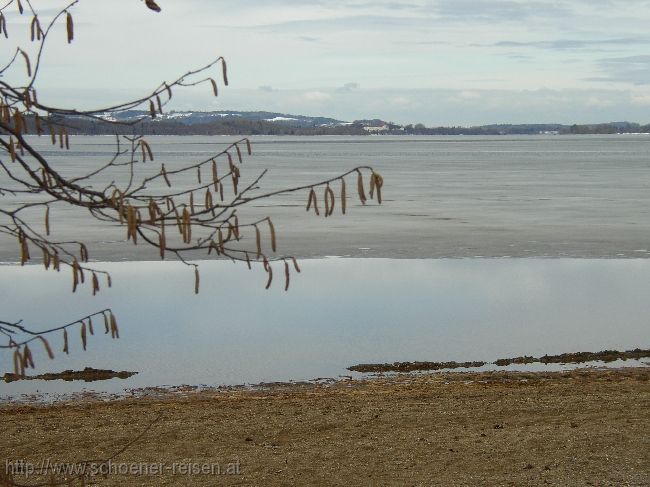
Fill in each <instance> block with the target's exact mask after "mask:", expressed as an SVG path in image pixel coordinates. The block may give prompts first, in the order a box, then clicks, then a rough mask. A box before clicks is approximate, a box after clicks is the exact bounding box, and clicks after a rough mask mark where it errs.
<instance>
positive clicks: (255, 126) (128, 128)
mask: <svg viewBox="0 0 650 487" xmlns="http://www.w3.org/2000/svg"><path fill="white" fill-rule="evenodd" d="M53 122H55V123H56V124H59V125H63V126H65V127H66V128H67V131H68V133H69V134H75V135H113V134H118V135H130V134H132V133H133V126H132V124H129V123H128V121H125V122H123V123H117V124H116V123H115V122H114V121H105V120H102V119H100V118H94V119H88V118H81V117H60V118H57V119H56V120H54V121H53ZM366 127H386V130H385V131H383V132H381V133H382V134H384V135H537V134H545V133H557V134H617V133H639V132H645V133H650V124H647V125H640V124H638V123H631V122H610V123H599V124H587V125H577V124H573V125H562V124H493V125H480V126H474V127H463V126H451V127H443V126H440V127H426V126H425V125H424V124H421V123H418V124H408V125H404V126H402V125H398V124H395V123H393V122H384V121H382V120H379V119H373V120H357V121H355V122H353V123H350V124H328V125H311V126H307V125H304V123H303V124H302V125H299V124H297V123H293V122H292V121H280V122H278V121H269V120H248V119H245V118H227V119H217V120H210V121H208V122H199V123H187V122H184V121H182V120H176V119H167V120H151V119H147V118H145V119H144V120H143V121H141V122H140V123H139V124H138V132H139V133H142V134H143V135H369V134H370V131H369V130H366ZM26 133H32V134H33V133H36V127H35V124H34V120H33V119H31V118H28V120H26Z"/></svg>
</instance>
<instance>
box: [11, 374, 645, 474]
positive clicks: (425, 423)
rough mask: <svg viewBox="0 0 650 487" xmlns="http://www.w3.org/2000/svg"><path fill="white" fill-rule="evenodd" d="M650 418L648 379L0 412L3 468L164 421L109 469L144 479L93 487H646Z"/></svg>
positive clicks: (302, 392)
mask: <svg viewBox="0 0 650 487" xmlns="http://www.w3.org/2000/svg"><path fill="white" fill-rule="evenodd" d="M649 411H650V368H645V369H643V368H642V369H639V368H636V369H616V370H585V369H583V370H578V371H573V372H564V373H504V372H498V373H446V374H424V375H399V376H393V377H380V378H376V379H371V380H367V381H342V382H337V383H334V384H327V385H295V386H276V387H272V388H270V389H268V390H253V391H250V390H230V391H223V392H201V393H191V392H190V393H187V394H175V395H167V396H164V397H157V398H146V399H142V398H141V399H124V400H120V401H112V402H100V401H96V400H88V401H81V402H75V403H69V404H56V405H50V406H42V405H40V406H39V405H11V404H6V405H3V406H0V414H1V415H2V419H3V429H4V431H3V434H2V436H1V439H0V452H2V454H3V455H2V456H3V458H0V460H2V463H3V465H2V467H3V468H6V465H7V464H6V460H9V461H14V462H15V461H17V460H24V461H25V462H28V463H27V464H26V465H35V464H37V463H38V462H39V461H47V460H48V459H49V461H50V462H55V461H58V462H77V461H80V460H88V459H95V460H99V459H105V458H107V457H109V456H110V455H111V454H112V453H113V452H115V451H118V450H120V449H121V448H122V447H123V446H124V445H125V444H127V443H128V442H129V441H130V440H132V439H134V438H136V437H137V436H138V434H139V433H141V432H142V431H143V430H145V429H146V428H147V425H149V423H150V422H151V421H152V420H154V418H156V417H158V416H159V415H160V416H161V419H160V420H159V421H158V422H156V423H155V424H154V425H153V426H151V428H150V429H149V430H148V431H147V432H146V434H145V435H144V436H143V437H142V438H141V439H139V440H138V441H137V442H136V443H135V444H133V445H132V446H130V447H129V448H128V449H127V450H126V451H125V452H123V453H121V454H119V455H118V456H117V457H116V458H114V459H113V460H112V462H113V463H112V468H113V469H114V471H117V469H119V468H121V469H123V470H124V469H125V468H131V469H135V470H136V471H139V472H140V473H143V472H144V473H146V475H136V474H125V475H120V474H116V475H112V476H109V477H108V478H107V479H105V480H103V481H102V483H101V485H138V486H140V485H206V486H207V485H211V486H212V485H445V486H448V485H558V486H574V485H575V486H584V485H600V486H603V485H616V486H619V485H638V486H641V485H644V486H647V485H649V484H650V454H648V452H650V433H649V432H650V412H649ZM145 464H146V465H145ZM151 464H155V465H156V467H151ZM161 464H163V465H161ZM217 464H218V468H219V469H220V470H221V473H220V474H218V475H217V473H216V472H217V467H216V465H217ZM159 467H160V468H161V470H160V471H158V470H157V468H159ZM146 468H148V469H149V470H148V471H146ZM202 468H203V469H205V470H204V472H203V473H199V472H197V470H201V469H202ZM138 469H139V470H138ZM143 469H145V470H143ZM172 469H175V470H174V471H172ZM192 469H194V472H191V470H192ZM210 469H211V471H210V473H206V472H207V471H208V470H210ZM16 480H20V481H23V482H24V480H25V479H24V477H17V478H16Z"/></svg>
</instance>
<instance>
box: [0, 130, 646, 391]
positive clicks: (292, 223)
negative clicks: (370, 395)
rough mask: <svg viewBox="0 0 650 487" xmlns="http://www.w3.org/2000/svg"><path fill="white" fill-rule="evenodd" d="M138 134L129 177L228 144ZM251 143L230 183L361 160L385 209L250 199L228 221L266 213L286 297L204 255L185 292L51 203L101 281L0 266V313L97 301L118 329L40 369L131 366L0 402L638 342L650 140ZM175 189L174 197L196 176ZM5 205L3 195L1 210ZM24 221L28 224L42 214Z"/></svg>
mask: <svg viewBox="0 0 650 487" xmlns="http://www.w3.org/2000/svg"><path fill="white" fill-rule="evenodd" d="M149 140H150V143H151V145H152V147H153V149H154V152H155V156H156V159H155V163H148V164H147V166H146V167H145V168H144V169H143V170H144V171H145V172H146V171H150V172H151V171H153V172H157V171H158V170H159V167H160V166H159V164H160V163H161V162H165V164H166V166H167V167H168V168H169V169H173V168H175V167H180V165H181V164H183V163H187V162H188V161H196V160H201V159H204V158H207V157H209V155H210V154H212V153H214V152H217V151H219V150H220V149H221V148H223V146H224V143H227V142H230V141H233V140H234V138H232V137H150V138H149ZM35 143H36V144H37V145H40V146H41V147H42V148H43V150H44V152H45V155H46V156H47V157H49V158H51V160H52V161H54V163H55V164H56V166H57V168H58V169H59V170H60V171H61V172H62V173H64V174H75V173H78V172H79V171H80V170H86V169H89V168H92V167H96V166H97V165H98V164H100V163H101V162H103V161H105V160H106V159H107V158H109V157H110V156H111V155H112V153H113V151H114V139H112V138H110V137H73V138H72V151H71V152H69V153H67V152H62V151H60V150H59V149H57V148H52V147H51V146H49V143H48V141H47V139H45V138H43V139H39V140H37V141H36V142H35ZM253 152H254V155H253V156H252V157H250V158H247V159H246V160H245V162H244V166H243V167H242V170H243V171H244V179H246V178H253V177H255V176H256V175H257V174H258V173H259V172H261V171H262V170H263V169H265V168H268V169H269V173H268V176H267V177H266V178H265V179H264V180H263V186H264V189H265V190H269V191H273V190H277V189H280V188H283V187H286V186H294V185H301V184H308V183H312V182H315V181H318V180H321V179H326V178H329V177H332V176H334V175H337V174H340V173H342V172H344V171H346V170H348V169H350V168H351V167H353V166H355V165H372V166H374V167H375V168H376V169H377V170H378V171H379V172H381V173H382V175H383V176H384V179H385V187H384V195H385V200H384V205H382V206H381V207H377V206H376V205H375V204H374V203H372V204H370V205H368V206H367V207H364V208H362V207H361V206H360V205H358V204H352V205H349V211H348V215H346V216H341V215H339V214H336V215H335V216H333V217H331V218H328V219H327V220H325V219H324V218H322V217H321V218H318V217H315V216H314V215H313V214H307V213H306V212H305V209H304V206H305V203H306V196H307V195H306V193H305V194H290V195H280V196H278V197H276V198H274V199H272V200H264V201H260V202H258V203H257V204H255V205H254V206H252V207H250V208H247V209H245V210H244V211H243V212H242V214H241V215H240V219H241V220H244V221H245V220H246V218H247V217H248V218H249V219H258V218H261V217H264V216H266V215H271V216H272V217H273V219H274V223H275V226H276V229H277V232H278V243H279V251H280V253H282V254H289V255H296V256H297V257H299V258H306V259H303V260H301V266H302V268H303V273H302V274H300V275H294V276H293V277H292V287H291V289H290V291H289V292H288V293H285V292H284V291H283V290H282V287H283V285H282V282H278V281H282V278H281V277H282V269H280V268H278V269H276V282H275V283H274V286H273V288H272V289H271V290H269V291H265V290H264V284H265V282H266V279H265V275H264V272H263V271H262V270H261V269H257V270H254V271H252V272H249V271H247V269H246V267H245V265H239V266H236V265H233V264H232V263H230V262H224V261H209V262H208V261H206V262H202V263H201V293H200V294H199V295H198V296H195V295H194V293H193V282H194V281H193V279H194V276H193V272H192V271H191V270H189V269H188V268H187V267H185V266H183V265H182V264H179V263H175V262H149V261H154V260H156V259H157V252H155V251H153V250H151V249H148V248H146V247H144V246H137V247H136V246H133V245H132V244H126V245H125V243H124V240H125V229H124V228H120V227H115V226H105V225H103V224H99V223H98V222H95V221H93V220H88V219H87V217H86V215H84V214H83V213H79V212H78V211H75V210H71V209H70V208H66V207H64V206H61V207H59V206H55V207H53V209H52V226H53V231H54V232H55V234H58V235H62V236H66V237H67V238H71V237H72V236H76V237H78V238H81V239H83V240H84V241H86V242H88V243H89V249H90V257H91V259H92V260H95V261H96V262H95V265H96V267H97V268H100V269H107V270H109V271H110V272H111V273H112V275H113V279H114V282H115V286H114V288H113V289H111V290H104V289H103V290H102V291H101V293H100V294H99V295H98V296H97V297H94V298H93V297H91V296H90V291H89V290H88V289H83V290H80V291H78V292H77V293H76V294H74V295H73V294H72V293H71V292H70V290H71V279H70V275H69V273H68V272H64V273H62V274H60V275H58V274H56V273H52V272H50V273H46V272H44V271H43V270H42V268H41V267H40V266H36V265H34V266H26V267H24V268H20V267H18V266H14V265H0V304H1V306H2V316H1V318H2V319H5V320H14V319H19V318H23V319H25V322H26V323H29V324H31V325H33V327H34V328H36V329H43V328H47V327H49V326H52V325H58V324H61V323H66V322H69V321H71V320H73V319H75V318H76V317H79V316H84V315H86V314H88V313H92V312H94V311H96V310H98V309H102V308H104V307H111V308H112V309H113V310H114V311H115V313H116V315H117V316H118V320H119V322H120V324H121V337H122V338H121V339H120V340H115V341H112V340H110V338H107V337H105V336H103V335H101V336H95V337H92V339H91V340H90V343H89V350H88V351H87V352H85V353H84V352H82V351H81V345H80V343H79V342H77V341H74V342H73V343H72V353H71V354H70V355H69V356H65V355H63V354H62V353H60V352H59V353H57V358H56V360H55V361H54V362H50V361H48V360H47V359H46V358H44V356H43V354H42V353H40V351H39V354H38V355H37V357H36V358H37V366H38V369H37V371H38V372H42V371H60V370H64V369H68V368H71V369H80V368H83V367H86V366H93V367H96V368H113V369H120V370H133V371H138V372H140V373H139V374H138V375H136V376H135V377H133V378H131V379H128V380H125V381H122V380H111V381H106V382H98V383H93V384H90V385H85V384H83V383H81V384H79V383H63V382H50V383H45V382H42V381H35V382H25V383H13V384H0V397H7V396H10V395H16V394H21V393H31V392H34V391H35V390H39V391H45V392H47V391H49V392H74V391H79V390H82V389H84V388H87V389H91V390H97V391H105V392H116V391H120V390H122V389H124V388H134V387H146V386H156V385H179V384H184V383H185V384H193V385H197V384H206V385H209V386H217V385H223V384H242V383H259V382H268V381H285V380H305V379H313V378H316V377H337V376H339V375H341V374H349V372H347V371H346V367H348V366H351V365H355V364H357V363H362V362H393V361H413V360H426V361H448V360H456V361H466V360H486V361H493V360H495V359H498V358H505V357H511V356H519V355H534V356H540V355H544V354H546V353H548V354H553V353H563V352H574V351H599V350H603V349H619V350H625V349H630V348H636V347H640V348H648V347H649V346H650V327H649V326H648V322H647V317H648V316H649V315H650V313H649V312H650V300H648V299H647V296H648V295H650V260H648V259H647V257H648V256H650V205H649V203H650V191H649V190H650V177H649V176H650V136H647V135H629V136H575V137H574V136H532V137H526V136H519V137H300V138H291V137H255V138H253ZM124 178H125V175H124V174H123V173H121V174H120V173H114V174H112V175H108V180H104V181H99V182H98V183H104V184H105V183H106V182H107V181H109V180H111V179H114V180H115V181H118V183H119V182H121V181H122V182H123V181H124ZM0 182H2V183H3V184H7V183H6V181H1V180H0ZM173 182H174V184H175V185H176V187H177V188H184V187H190V186H191V185H193V184H194V183H195V180H194V178H186V179H174V181H173ZM349 185H350V186H349V187H354V180H349ZM152 189H155V188H152ZM21 201H25V199H24V198H23V197H20V198H18V197H16V198H13V197H3V198H2V204H3V205H6V206H7V205H8V206H10V205H13V204H17V203H20V202H21ZM33 218H34V221H36V222H42V215H41V214H38V213H35V214H34V215H33ZM39 224H41V223H39ZM326 256H344V257H347V258H337V259H333V258H324V257H326ZM194 257H196V258H199V259H203V258H205V257H206V256H205V255H197V256H194ZM357 257H364V258H363V259H361V258H357ZM476 257H479V258H476ZM488 257H489V258H488ZM497 257H498V258H497ZM549 257H553V258H549ZM16 260H18V253H17V246H16V243H15V242H14V241H13V240H7V239H6V238H4V237H2V236H0V262H5V263H10V262H15V261H16ZM121 261H137V262H121ZM278 276H279V277H278ZM71 336H72V335H71ZM60 339H61V338H60V337H56V338H55V339H54V340H53V342H54V344H56V345H55V346H56V348H57V349H58V350H60V349H61V344H60V343H58V342H57V341H58V340H60ZM9 359H10V357H9V356H7V357H6V359H5V360H4V361H3V363H4V364H5V365H4V366H3V369H1V370H2V371H3V372H4V371H5V370H10V369H11V368H12V365H11V363H10V362H11V360H9Z"/></svg>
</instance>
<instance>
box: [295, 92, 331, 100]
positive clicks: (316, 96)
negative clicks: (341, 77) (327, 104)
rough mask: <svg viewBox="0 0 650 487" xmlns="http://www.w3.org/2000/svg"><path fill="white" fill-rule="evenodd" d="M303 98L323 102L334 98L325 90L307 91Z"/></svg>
mask: <svg viewBox="0 0 650 487" xmlns="http://www.w3.org/2000/svg"><path fill="white" fill-rule="evenodd" d="M302 98H303V99H304V100H306V101H310V102H314V101H315V102H322V101H327V100H330V99H331V98H332V95H330V94H329V93H325V92H323V91H307V92H305V93H303V95H302Z"/></svg>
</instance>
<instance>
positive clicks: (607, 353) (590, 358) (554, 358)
mask: <svg viewBox="0 0 650 487" xmlns="http://www.w3.org/2000/svg"><path fill="white" fill-rule="evenodd" d="M645 357H650V349H641V348H635V349H634V350H627V351H625V352H620V351H618V350H603V351H601V352H573V353H562V354H560V355H544V356H543V357H532V356H522V357H513V358H502V359H499V360H495V361H494V362H491V364H493V365H497V366H499V367H503V366H506V365H511V364H532V363H542V364H578V363H586V362H596V361H602V362H613V361H615V360H628V359H641V358H645ZM487 364H488V362H480V361H477V362H454V361H451V362H393V363H392V364H388V363H386V364H358V365H353V366H352V367H348V370H351V371H354V372H414V371H423V370H442V369H458V368H475V367H482V366H484V365H487Z"/></svg>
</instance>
